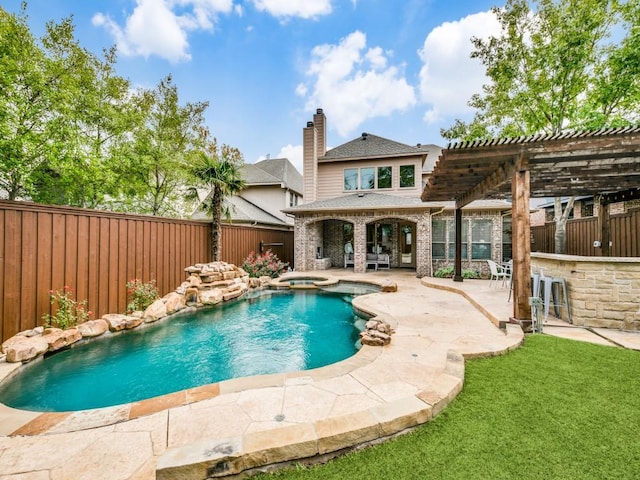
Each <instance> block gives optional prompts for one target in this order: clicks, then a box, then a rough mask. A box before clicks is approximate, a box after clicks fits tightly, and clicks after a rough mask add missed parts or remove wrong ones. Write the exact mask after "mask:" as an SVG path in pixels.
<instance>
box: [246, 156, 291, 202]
mask: <svg viewBox="0 0 640 480" xmlns="http://www.w3.org/2000/svg"><path fill="white" fill-rule="evenodd" d="M242 177H243V178H244V180H245V182H247V186H256V185H282V186H283V187H284V188H288V189H290V190H293V191H294V192H296V193H299V194H302V190H303V182H302V175H301V174H300V172H298V170H296V167H294V166H293V164H292V163H291V162H290V161H289V160H288V159H286V158H273V159H267V160H261V161H259V162H256V163H245V164H244V165H243V166H242Z"/></svg>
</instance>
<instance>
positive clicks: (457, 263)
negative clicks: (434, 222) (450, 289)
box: [453, 207, 462, 282]
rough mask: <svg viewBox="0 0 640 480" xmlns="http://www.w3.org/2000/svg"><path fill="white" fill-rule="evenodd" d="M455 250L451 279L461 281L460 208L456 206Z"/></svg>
mask: <svg viewBox="0 0 640 480" xmlns="http://www.w3.org/2000/svg"><path fill="white" fill-rule="evenodd" d="M455 221H456V252H455V260H454V272H453V281H454V282H461V281H462V209H461V208H459V207H456V211H455Z"/></svg>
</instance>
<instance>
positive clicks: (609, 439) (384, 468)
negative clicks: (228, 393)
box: [259, 335, 640, 480]
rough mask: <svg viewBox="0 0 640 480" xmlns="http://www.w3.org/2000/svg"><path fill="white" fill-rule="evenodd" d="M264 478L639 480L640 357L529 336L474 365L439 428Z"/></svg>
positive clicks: (423, 429)
mask: <svg viewBox="0 0 640 480" xmlns="http://www.w3.org/2000/svg"><path fill="white" fill-rule="evenodd" d="M259 478H261V479H263V480H264V479H272V478H278V479H293V478H295V479H322V480H328V479H340V480H343V479H371V480H374V479H375V480H377V479H393V480H401V479H447V478H452V479H474V478H478V479H492V480H493V479H501V478H504V479H607V478H608V479H638V478H640V352H635V351H631V350H623V349H619V348H613V347H604V346H598V345H593V344H588V343H582V342H576V341H571V340H564V339H561V338H556V337H548V336H544V335H529V336H527V338H526V341H525V345H524V346H523V347H522V348H520V349H518V350H516V351H515V352H512V353H509V354H508V355H504V356H502V357H494V358H489V359H481V360H471V361H468V362H467V367H466V378H465V387H464V390H463V391H462V392H461V393H460V395H459V396H458V397H457V398H456V400H455V401H454V402H452V403H451V404H450V405H449V406H448V407H447V408H446V410H445V411H444V412H443V413H441V414H440V415H439V416H438V417H437V418H436V419H434V420H433V421H432V422H430V423H428V424H427V425H424V426H422V427H420V428H419V429H417V430H415V431H414V432H412V433H410V434H408V435H404V436H401V437H399V438H397V439H395V440H393V441H389V442H386V443H384V444H381V445H377V446H374V447H371V448H367V449H364V450H362V451H360V452H358V453H353V454H350V455H347V456H344V457H341V458H337V459H335V460H332V461H330V462H329V463H327V464H325V465H319V466H315V467H309V468H304V467H298V468H291V469H287V470H281V471H279V472H276V473H275V474H273V475H261V476H260V477H259Z"/></svg>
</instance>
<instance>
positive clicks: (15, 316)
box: [0, 201, 293, 341]
mask: <svg viewBox="0 0 640 480" xmlns="http://www.w3.org/2000/svg"><path fill="white" fill-rule="evenodd" d="M210 232H211V228H210V225H209V224H207V223H201V222H193V221H186V220H176V219H168V218H158V217H149V216H144V215H128V214H118V213H111V212H101V211H96V210H85V209H79V208H68V207H57V206H45V205H37V204H32V203H23V202H9V201H0V338H1V339H2V341H4V340H6V339H7V338H9V337H11V336H13V335H14V334H16V333H17V332H19V331H22V330H26V329H30V328H34V327H35V326H37V325H40V324H42V316H43V315H44V314H50V313H52V312H51V305H50V297H49V291H50V290H59V289H62V288H63V287H64V286H65V285H67V286H69V287H71V288H72V289H73V292H74V293H75V298H76V299H77V300H78V301H82V300H85V299H86V300H87V308H88V309H89V310H91V311H93V312H94V318H98V317H100V316H101V315H103V314H105V313H123V312H124V311H125V310H126V305H127V298H126V283H127V282H128V281H129V280H132V279H134V278H138V279H140V280H142V281H144V282H149V281H151V280H155V281H156V283H157V286H158V291H159V293H160V295H164V294H166V293H168V292H169V291H171V290H173V289H174V288H176V287H177V286H178V285H180V283H181V282H182V281H184V280H185V278H186V275H185V272H184V268H185V267H187V266H189V265H193V264H194V263H199V262H207V261H209V260H210V246H209V242H210ZM222 238H223V242H222V243H223V245H222V249H223V252H222V257H223V260H224V261H226V262H229V263H235V264H238V265H240V264H241V263H242V260H244V258H246V256H247V255H248V254H249V252H250V251H251V250H258V249H259V248H260V242H263V243H265V244H266V243H271V244H282V245H273V246H271V247H268V248H271V249H272V250H273V251H274V252H275V253H277V254H278V256H279V257H280V258H282V259H283V260H284V261H291V259H293V232H291V231H286V232H283V231H278V230H271V229H259V228H252V227H239V226H235V225H223V229H222Z"/></svg>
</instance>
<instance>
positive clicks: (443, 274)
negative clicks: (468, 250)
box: [433, 266, 453, 278]
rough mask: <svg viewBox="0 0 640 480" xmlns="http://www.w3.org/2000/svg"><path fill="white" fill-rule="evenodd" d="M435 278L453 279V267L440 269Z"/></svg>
mask: <svg viewBox="0 0 640 480" xmlns="http://www.w3.org/2000/svg"><path fill="white" fill-rule="evenodd" d="M433 276H434V277H437V278H451V277H453V267H451V266H448V267H442V268H439V269H438V270H436V272H435V273H434V274H433Z"/></svg>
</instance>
